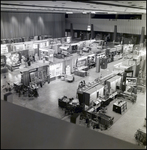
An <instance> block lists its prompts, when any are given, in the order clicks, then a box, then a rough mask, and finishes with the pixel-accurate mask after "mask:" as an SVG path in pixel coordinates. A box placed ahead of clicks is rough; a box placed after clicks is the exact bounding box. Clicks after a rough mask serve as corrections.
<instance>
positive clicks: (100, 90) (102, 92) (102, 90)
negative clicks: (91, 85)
mask: <svg viewBox="0 0 147 150" xmlns="http://www.w3.org/2000/svg"><path fill="white" fill-rule="evenodd" d="M98 92H99V96H100V97H103V95H104V87H102V88H101V89H99V90H98Z"/></svg>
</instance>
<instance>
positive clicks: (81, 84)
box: [78, 80, 85, 88]
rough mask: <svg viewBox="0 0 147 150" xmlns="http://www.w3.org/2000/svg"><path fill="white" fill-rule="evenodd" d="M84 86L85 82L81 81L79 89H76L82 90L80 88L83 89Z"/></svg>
mask: <svg viewBox="0 0 147 150" xmlns="http://www.w3.org/2000/svg"><path fill="white" fill-rule="evenodd" d="M84 86H85V80H83V81H81V82H80V83H79V87H78V88H82V87H84Z"/></svg>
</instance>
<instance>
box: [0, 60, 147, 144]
mask: <svg viewBox="0 0 147 150" xmlns="http://www.w3.org/2000/svg"><path fill="white" fill-rule="evenodd" d="M121 61H122V60H118V61H114V62H112V63H109V64H108V67H107V69H101V71H100V73H96V68H92V69H90V70H89V71H88V72H89V75H88V76H87V77H84V78H82V77H79V76H75V81H74V82H73V83H69V82H66V81H61V79H56V80H54V81H52V82H51V83H50V84H48V83H46V84H45V85H44V86H43V87H42V88H39V90H38V92H39V97H38V98H33V99H30V98H28V97H18V95H17V94H16V93H14V94H13V101H12V103H13V104H16V105H19V106H22V107H25V108H28V109H31V110H34V111H37V112H40V113H43V114H47V115H50V116H53V117H56V118H59V119H62V120H65V121H68V122H69V117H68V116H65V114H64V111H63V110H62V109H61V108H59V106H58V98H60V97H62V96H64V95H65V96H67V97H69V98H71V97H73V98H76V92H77V87H78V84H79V82H80V81H81V80H85V81H86V83H87V82H91V81H93V80H94V79H95V78H97V77H99V76H100V74H102V76H106V75H108V74H110V73H111V72H112V70H113V65H114V64H117V63H119V62H121ZM6 76H7V78H6V79H4V78H3V76H2V77H1V83H2V84H1V85H3V84H5V83H6V81H8V82H10V83H13V82H15V81H18V80H20V75H19V70H16V71H14V72H8V73H7V75H6ZM1 99H2V100H3V94H1ZM128 104H129V108H128V109H127V111H126V112H125V113H124V114H123V115H121V116H118V119H116V121H115V123H114V124H113V125H112V126H111V127H110V128H109V129H108V130H106V131H100V130H98V132H103V133H104V134H107V135H110V136H113V137H116V138H118V139H121V140H124V141H127V142H130V143H133V144H137V142H136V140H135V138H134V134H135V132H136V131H137V129H139V128H140V129H142V130H143V131H144V132H146V128H145V127H144V126H143V125H144V119H145V117H146V93H142V92H140V93H138V97H137V102H136V103H135V104H131V103H130V102H128ZM110 105H112V104H110ZM109 108H111V106H110V107H109ZM110 113H112V115H113V113H114V112H113V111H112V110H109V115H110ZM83 126H84V125H83ZM88 130H89V129H88ZM94 130H95V131H97V130H96V129H94Z"/></svg>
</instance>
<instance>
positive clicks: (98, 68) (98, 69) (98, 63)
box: [96, 56, 100, 73]
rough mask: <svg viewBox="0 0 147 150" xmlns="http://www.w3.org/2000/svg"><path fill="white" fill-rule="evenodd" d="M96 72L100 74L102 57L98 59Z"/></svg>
mask: <svg viewBox="0 0 147 150" xmlns="http://www.w3.org/2000/svg"><path fill="white" fill-rule="evenodd" d="M96 72H97V73H99V72H100V57H99V56H97V58H96Z"/></svg>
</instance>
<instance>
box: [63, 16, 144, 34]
mask: <svg viewBox="0 0 147 150" xmlns="http://www.w3.org/2000/svg"><path fill="white" fill-rule="evenodd" d="M71 23H72V24H73V29H74V30H86V28H87V25H88V24H89V19H88V18H86V17H84V15H83V18H81V16H80V17H78V16H77V18H75V17H71V15H68V18H66V19H65V28H66V29H69V30H70V24H71ZM90 24H93V25H94V31H103V32H113V31H114V26H115V25H117V29H118V30H117V32H118V33H128V34H141V27H145V34H146V20H145V19H142V20H127V19H126V20H125V19H117V20H112V19H94V18H92V19H90Z"/></svg>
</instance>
